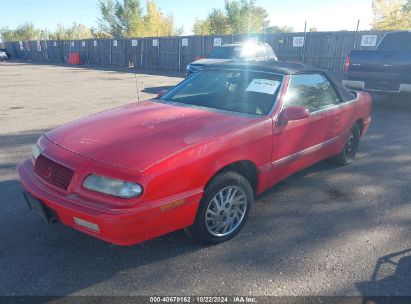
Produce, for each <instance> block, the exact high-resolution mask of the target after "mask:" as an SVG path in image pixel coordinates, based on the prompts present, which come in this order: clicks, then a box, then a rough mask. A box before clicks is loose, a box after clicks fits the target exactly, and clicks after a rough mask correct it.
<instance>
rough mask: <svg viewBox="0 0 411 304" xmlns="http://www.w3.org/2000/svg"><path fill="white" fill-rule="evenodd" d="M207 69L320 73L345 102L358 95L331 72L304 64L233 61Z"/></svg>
mask: <svg viewBox="0 0 411 304" xmlns="http://www.w3.org/2000/svg"><path fill="white" fill-rule="evenodd" d="M207 68H214V69H215V68H222V69H240V70H250V71H251V70H254V71H261V72H269V73H275V74H280V75H298V74H309V73H319V74H323V75H325V76H326V77H327V79H328V80H329V81H330V82H331V83H332V84H333V86H334V88H335V89H336V90H338V91H339V93H340V95H341V97H342V98H343V100H344V101H349V100H353V99H355V98H356V95H355V94H354V93H352V92H350V91H348V90H347V89H346V88H344V86H343V85H342V84H341V82H340V81H337V80H336V79H335V77H334V76H333V75H331V73H330V72H328V71H326V70H323V69H320V68H317V67H315V66H312V65H309V64H303V63H293V62H285V61H275V60H259V61H240V60H232V61H229V62H223V63H215V64H211V65H209V66H207V67H206V68H205V69H207Z"/></svg>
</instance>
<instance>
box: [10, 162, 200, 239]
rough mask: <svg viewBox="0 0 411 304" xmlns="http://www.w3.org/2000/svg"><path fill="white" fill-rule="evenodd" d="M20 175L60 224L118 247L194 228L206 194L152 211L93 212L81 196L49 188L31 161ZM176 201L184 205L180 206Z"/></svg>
mask: <svg viewBox="0 0 411 304" xmlns="http://www.w3.org/2000/svg"><path fill="white" fill-rule="evenodd" d="M17 171H18V175H19V178H20V182H21V184H22V186H23V189H24V191H26V192H29V193H30V194H31V195H32V196H34V197H35V198H37V199H38V200H40V201H41V202H43V203H44V204H45V205H46V207H47V208H50V209H51V210H52V211H53V212H54V213H55V214H56V216H57V219H58V221H59V222H61V223H63V224H64V225H67V226H69V227H72V228H74V229H77V230H79V231H81V232H84V233H86V234H89V235H91V236H94V237H96V238H99V239H101V240H104V241H107V242H109V243H113V244H116V245H133V244H137V243H140V242H143V241H145V240H148V239H151V238H154V237H157V236H159V235H162V234H165V233H168V232H172V231H174V230H178V229H181V228H184V227H187V226H189V225H191V224H192V223H193V222H194V218H195V214H196V211H197V206H198V202H199V200H200V198H201V195H202V192H198V191H197V192H195V193H190V194H188V193H187V195H186V196H185V197H184V199H182V198H181V197H180V198H179V200H177V198H175V197H174V198H169V199H168V200H164V201H158V202H153V203H152V204H150V205H149V207H144V208H141V207H134V208H128V209H124V210H121V211H119V210H113V212H110V210H99V209H94V208H92V207H91V205H90V203H89V202H87V201H86V200H84V199H83V198H82V197H81V196H80V195H78V194H74V193H65V192H64V191H58V190H56V189H54V188H52V187H49V186H48V185H47V184H45V183H44V182H43V181H42V180H41V179H39V178H38V177H37V176H36V174H35V173H34V166H33V163H32V161H31V160H26V161H24V162H23V163H22V164H20V165H19V166H18V167H17ZM170 200H171V201H170ZM176 201H183V202H184V203H180V204H178V205H177V204H175V202H176ZM173 204H174V205H173ZM165 206H166V207H167V206H169V208H165ZM75 218H77V220H76V219H75ZM78 219H80V220H82V221H87V222H89V223H93V224H95V225H97V226H98V228H99V231H94V230H92V229H89V228H86V227H84V226H81V225H79V221H78ZM80 223H81V221H80Z"/></svg>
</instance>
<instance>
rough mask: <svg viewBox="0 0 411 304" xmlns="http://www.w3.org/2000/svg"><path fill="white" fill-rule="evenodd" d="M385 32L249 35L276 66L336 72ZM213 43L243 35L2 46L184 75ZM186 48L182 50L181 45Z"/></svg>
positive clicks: (44, 57)
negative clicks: (266, 47) (366, 39)
mask: <svg viewBox="0 0 411 304" xmlns="http://www.w3.org/2000/svg"><path fill="white" fill-rule="evenodd" d="M385 33H386V32H358V33H357V32H348V31H343V32H309V33H306V34H304V33H276V34H266V35H262V34H260V35H252V37H253V39H258V40H259V41H261V42H267V43H269V44H270V45H271V46H272V47H273V49H274V51H275V52H276V54H277V56H278V58H279V59H280V60H285V61H295V62H305V63H309V64H313V65H316V66H318V67H321V68H325V69H330V70H334V71H341V69H342V66H343V63H344V60H345V58H346V56H347V55H348V53H349V51H350V50H352V49H354V48H355V49H373V48H374V47H364V46H361V38H362V36H363V35H376V36H377V43H378V42H379V41H380V40H381V38H382V37H383V36H384V35H385ZM304 35H305V44H304V46H303V47H296V46H293V40H294V37H304ZM214 38H221V42H222V44H224V43H232V42H238V41H245V40H247V39H249V38H250V36H249V35H222V36H182V37H154V38H126V39H88V40H72V41H21V42H19V41H17V42H4V45H5V47H6V48H7V49H8V51H9V52H10V53H11V54H13V55H14V56H15V57H16V58H18V59H23V60H33V61H43V62H50V63H66V62H67V59H68V56H69V52H79V53H80V56H81V59H82V62H83V63H85V64H98V65H113V66H119V67H122V66H129V67H131V66H133V67H134V68H137V69H159V70H160V69H163V70H184V69H185V67H186V66H187V64H189V63H190V62H193V61H194V60H195V59H196V58H198V57H206V56H207V55H208V54H210V53H211V51H212V50H213V47H214ZM183 40H184V42H188V44H187V45H183V44H182V42H183Z"/></svg>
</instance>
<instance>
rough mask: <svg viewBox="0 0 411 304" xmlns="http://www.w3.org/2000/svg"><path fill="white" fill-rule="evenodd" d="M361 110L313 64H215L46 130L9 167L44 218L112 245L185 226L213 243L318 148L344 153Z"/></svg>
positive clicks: (361, 102)
mask: <svg viewBox="0 0 411 304" xmlns="http://www.w3.org/2000/svg"><path fill="white" fill-rule="evenodd" d="M163 93H164V92H163ZM370 110H371V97H370V95H369V94H368V93H366V92H358V93H351V92H349V91H347V90H345V89H344V88H343V87H342V86H341V85H340V84H339V83H337V82H336V81H335V80H334V79H333V78H332V77H330V75H329V74H328V73H327V72H324V71H322V70H319V69H317V68H314V67H311V66H306V65H301V64H291V63H282V62H275V61H253V62H245V63H244V62H230V63H225V64H218V65H213V66H210V67H208V68H205V69H203V70H201V71H199V72H197V73H196V74H195V75H193V76H191V77H189V78H186V79H185V80H183V81H182V82H181V83H179V84H178V85H177V86H175V87H174V88H173V89H171V90H170V91H169V92H167V93H165V94H164V95H162V96H157V98H156V99H152V100H148V101H144V102H136V103H132V104H129V105H125V106H122V107H119V108H115V109H113V110H110V111H104V112H101V113H99V114H96V115H92V116H88V117H85V118H83V119H80V120H76V121H74V122H72V123H69V124H67V125H64V126H62V127H59V128H57V129H54V130H52V131H49V132H47V133H46V134H44V135H42V136H41V137H40V139H39V140H38V142H37V144H36V145H35V146H34V147H33V156H32V157H31V158H30V159H28V160H26V161H24V162H23V163H22V164H20V165H19V166H18V174H19V178H20V181H21V183H22V186H23V189H24V194H25V196H26V200H27V202H28V206H29V207H30V208H31V209H32V210H33V211H35V212H36V213H38V214H39V215H41V216H42V217H43V218H44V219H45V220H46V221H47V222H55V221H59V222H61V223H63V224H65V225H67V226H71V227H73V228H75V229H77V230H80V231H82V232H84V233H87V234H89V235H92V236H94V237H97V238H100V239H103V240H105V241H108V242H111V243H114V244H119V245H131V244H135V243H139V242H143V241H145V240H148V239H152V238H155V237H158V236H160V235H163V234H166V233H169V232H172V231H175V230H178V229H182V228H187V229H188V232H189V233H190V234H191V235H192V236H193V237H194V238H195V239H197V240H199V241H200V242H202V243H211V244H215V243H220V242H223V241H227V240H228V239H230V238H232V237H233V236H235V235H236V234H237V233H238V232H239V231H240V229H241V228H242V227H243V226H244V224H245V222H246V220H247V217H248V215H249V211H250V208H251V207H252V205H253V201H254V197H255V196H256V195H259V194H261V193H262V192H264V191H265V190H267V189H268V188H270V187H271V186H273V185H274V184H276V183H277V182H279V181H280V180H282V179H284V178H286V177H287V176H289V175H291V174H293V173H295V172H297V171H299V170H301V169H303V168H306V167H308V166H311V165H313V164H315V163H317V162H319V161H321V160H324V159H329V158H332V159H333V161H334V162H335V163H337V164H340V165H345V164H348V163H350V162H352V161H353V160H354V158H355V155H356V152H357V149H358V145H359V142H360V138H361V136H363V135H364V134H365V133H366V131H367V129H368V126H369V124H370V120H371V118H370ZM301 203H303V200H302V202H301Z"/></svg>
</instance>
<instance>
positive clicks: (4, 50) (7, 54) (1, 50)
mask: <svg viewBox="0 0 411 304" xmlns="http://www.w3.org/2000/svg"><path fill="white" fill-rule="evenodd" d="M0 52H4V53H6V56H7V59H10V58H11V54H10V53H9V51H7V49H0Z"/></svg>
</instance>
